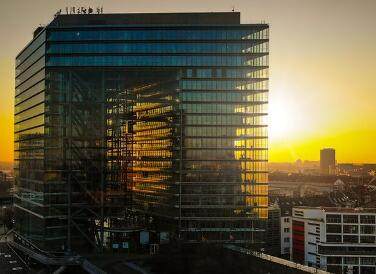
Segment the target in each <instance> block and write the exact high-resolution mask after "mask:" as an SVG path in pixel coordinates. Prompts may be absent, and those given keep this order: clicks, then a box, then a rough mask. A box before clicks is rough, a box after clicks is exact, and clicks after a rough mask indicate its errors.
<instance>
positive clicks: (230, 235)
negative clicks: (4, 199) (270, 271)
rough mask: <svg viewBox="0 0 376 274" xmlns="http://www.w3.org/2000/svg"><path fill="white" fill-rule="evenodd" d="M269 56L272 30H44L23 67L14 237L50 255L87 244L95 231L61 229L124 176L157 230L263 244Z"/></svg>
mask: <svg viewBox="0 0 376 274" xmlns="http://www.w3.org/2000/svg"><path fill="white" fill-rule="evenodd" d="M230 14H231V13H230ZM108 16H109V17H111V16H110V15H108ZM125 16H126V15H125ZM229 16H231V15H229ZM268 52H269V46H268V25H266V24H255V25H242V24H240V22H239V24H230V25H221V24H220V23H217V24H212V25H205V24H204V25H201V26H198V25H197V24H192V25H191V26H190V25H189V24H188V25H187V24H184V25H179V24H174V22H172V23H171V24H169V25H165V24H164V25H155V24H153V25H147V24H146V25H113V24H103V25H101V24H100V23H97V24H96V25H94V26H91V25H85V24H80V22H79V21H78V23H77V24H75V25H74V26H71V25H70V26H64V23H61V24H57V23H56V22H55V23H54V22H53V23H52V24H50V25H49V26H47V27H46V28H45V29H44V30H43V31H42V32H41V33H39V35H37V36H36V37H35V38H34V39H33V41H32V42H31V43H30V44H29V45H28V46H27V47H26V48H25V49H24V50H23V51H22V52H21V53H20V54H19V55H18V56H17V62H16V115H15V124H16V125H15V131H16V133H15V136H16V145H15V151H16V157H15V158H16V159H15V160H16V163H17V164H16V177H17V178H16V180H17V185H18V194H17V196H16V208H17V223H16V229H17V231H18V232H19V233H20V234H21V235H23V236H26V237H27V238H29V239H31V240H32V241H34V242H35V243H37V244H38V245H40V246H42V247H46V248H47V246H48V248H52V249H59V248H60V249H61V246H62V245H63V246H65V245H67V241H68V238H71V239H73V238H75V237H77V238H80V237H79V236H78V234H77V233H76V232H77V231H81V230H84V231H86V232H87V233H90V231H91V228H90V227H91V226H92V225H95V223H97V221H98V219H96V220H95V218H94V219H90V218H86V221H85V220H81V221H75V222H74V223H70V221H69V220H68V219H69V218H67V216H70V214H72V212H71V211H72V208H73V207H74V206H75V205H77V206H78V205H79V204H80V201H81V202H82V199H83V197H86V196H88V198H87V199H86V200H85V201H86V202H87V201H96V200H101V199H103V196H101V195H104V199H105V200H106V197H107V196H106V195H107V194H108V193H112V191H114V190H116V189H117V188H118V187H119V177H118V176H113V175H114V174H113V173H112V171H113V170H115V169H117V170H123V171H122V172H123V173H124V172H125V173H127V174H128V173H129V174H131V175H130V176H128V175H127V176H124V175H122V176H120V177H121V178H122V179H121V180H125V183H126V184H127V188H128V189H131V191H132V198H131V199H132V209H133V210H135V211H136V212H139V213H142V214H146V215H147V216H151V217H153V220H154V222H155V224H156V225H158V228H159V229H160V230H169V231H171V233H176V235H177V236H180V237H182V238H183V239H185V240H186V241H191V242H202V241H211V242H228V241H231V242H234V241H236V242H239V243H251V242H255V241H259V240H261V238H262V235H261V231H262V230H263V224H264V220H266V219H267V206H268V199H267V193H268V187H267V180H268V179H267V158H268V157H267V149H268V145H267V121H266V117H267V108H266V107H267V103H268V78H269V75H268V67H269V64H268ZM124 96H127V97H126V98H124ZM119 98H122V101H121V102H123V104H124V105H123V107H124V108H123V109H122V111H121V112H119V109H118V108H119V105H118V104H117V103H116V102H119V101H118V99H119ZM115 113H117V114H119V113H121V115H122V116H121V117H122V118H121V119H122V122H123V123H120V126H119V127H118V128H116V125H117V122H118V121H119V120H115V118H114V117H115V116H114V114H115ZM109 135H111V136H114V135H116V136H118V137H119V138H120V139H122V142H123V143H122V145H121V146H124V150H122V154H121V155H120V154H118V153H117V152H116V151H115V150H114V148H115V147H116V146H117V145H116V144H115V143H114V142H113V139H111V138H109ZM124 139H126V141H124ZM125 150H126V151H127V152H126V153H125V152H124V151H125ZM123 152H124V153H123ZM120 157H121V158H122V159H123V157H125V158H126V159H125V160H122V161H120V162H122V163H123V164H124V163H125V162H126V166H127V167H128V169H127V170H126V171H124V169H122V168H120V167H119V166H117V165H118V162H119V161H118V160H119V159H120ZM124 178H125V179H124ZM72 180H75V182H76V184H68V183H67V182H68V181H69V182H71V181H72ZM85 193H86V194H87V195H86V196H85ZM97 195H98V196H97ZM101 197H102V198H101ZM102 201H103V200H102ZM107 201H112V200H110V199H108V200H107ZM102 207H103V202H102ZM98 210H99V209H98ZM82 212H83V211H82V210H81V211H80V213H77V214H81V213H82ZM102 216H103V215H102ZM69 227H70V229H69ZM72 227H74V229H72ZM93 234H94V233H93ZM89 238H90V237H89ZM94 238H95V236H92V240H93V241H95V240H96V239H94ZM89 240H90V239H89ZM77 241H78V240H77ZM51 243H53V244H52V245H51Z"/></svg>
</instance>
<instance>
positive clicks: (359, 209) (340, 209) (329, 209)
mask: <svg viewBox="0 0 376 274" xmlns="http://www.w3.org/2000/svg"><path fill="white" fill-rule="evenodd" d="M294 208H297V209H318V210H322V211H325V212H328V213H332V212H333V213H376V208H362V207H357V208H346V207H321V206H320V207H311V206H297V207H294Z"/></svg>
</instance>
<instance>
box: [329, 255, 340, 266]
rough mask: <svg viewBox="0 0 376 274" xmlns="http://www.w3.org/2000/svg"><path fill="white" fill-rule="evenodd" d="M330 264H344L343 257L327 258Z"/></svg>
mask: <svg viewBox="0 0 376 274" xmlns="http://www.w3.org/2000/svg"><path fill="white" fill-rule="evenodd" d="M327 260H328V264H342V257H330V256H329V257H327Z"/></svg>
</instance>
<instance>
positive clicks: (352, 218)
mask: <svg viewBox="0 0 376 274" xmlns="http://www.w3.org/2000/svg"><path fill="white" fill-rule="evenodd" d="M343 222H344V223H350V224H356V223H358V222H359V221H358V215H343Z"/></svg>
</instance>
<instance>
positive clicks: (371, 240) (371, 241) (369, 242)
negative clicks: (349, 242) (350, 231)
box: [360, 236, 375, 244]
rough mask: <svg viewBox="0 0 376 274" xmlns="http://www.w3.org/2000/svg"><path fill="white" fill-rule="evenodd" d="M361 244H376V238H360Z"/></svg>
mask: <svg viewBox="0 0 376 274" xmlns="http://www.w3.org/2000/svg"><path fill="white" fill-rule="evenodd" d="M360 242H361V243H367V244H374V243H375V236H360Z"/></svg>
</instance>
